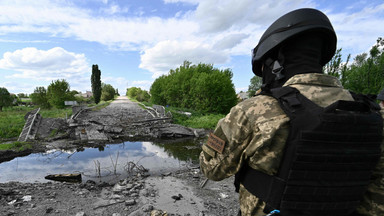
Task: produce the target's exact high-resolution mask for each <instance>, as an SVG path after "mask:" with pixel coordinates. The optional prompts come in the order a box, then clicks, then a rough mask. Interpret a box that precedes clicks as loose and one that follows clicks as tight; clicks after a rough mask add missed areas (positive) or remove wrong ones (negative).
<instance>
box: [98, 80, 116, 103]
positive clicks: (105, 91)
mask: <svg viewBox="0 0 384 216" xmlns="http://www.w3.org/2000/svg"><path fill="white" fill-rule="evenodd" d="M115 95H116V92H115V89H114V88H113V87H112V86H111V85H110V84H105V83H103V84H102V85H101V100H103V101H109V100H112V99H113V98H114V97H115ZM95 102H96V101H95Z"/></svg>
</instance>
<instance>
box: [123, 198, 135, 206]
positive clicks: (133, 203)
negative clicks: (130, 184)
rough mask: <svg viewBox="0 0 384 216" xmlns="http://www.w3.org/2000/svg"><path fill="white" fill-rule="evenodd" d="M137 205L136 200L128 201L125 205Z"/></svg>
mask: <svg viewBox="0 0 384 216" xmlns="http://www.w3.org/2000/svg"><path fill="white" fill-rule="evenodd" d="M135 204H136V201H135V200H134V199H131V200H126V201H125V205H126V206H132V205H135Z"/></svg>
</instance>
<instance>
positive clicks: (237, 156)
mask: <svg viewBox="0 0 384 216" xmlns="http://www.w3.org/2000/svg"><path fill="white" fill-rule="evenodd" d="M285 85H286V86H291V87H294V88H296V89H298V90H299V91H300V92H301V93H302V94H303V95H304V96H305V97H307V98H309V99H310V100H312V101H313V102H315V103H316V104H317V105H319V106H322V107H325V106H328V105H330V104H332V103H333V102H335V101H337V100H353V98H352V96H351V95H350V93H349V92H348V91H347V90H344V89H343V88H342V86H341V83H340V82H339V81H338V80H337V79H336V78H335V77H332V76H328V75H324V74H317V73H311V74H299V75H295V76H294V77H292V78H290V79H289V80H288V81H287V82H286V83H285ZM383 114H384V112H383ZM288 122H289V118H288V117H287V116H286V115H285V113H284V111H283V110H282V109H281V108H280V106H279V104H278V102H277V100H275V99H274V98H272V97H269V96H265V95H258V96H255V97H252V98H250V99H248V100H245V101H243V102H241V103H239V104H238V105H236V106H235V107H233V108H232V109H231V111H230V113H229V114H228V115H227V116H226V117H225V118H223V119H221V120H220V121H219V122H218V124H217V127H216V129H215V131H214V133H213V134H214V135H215V136H214V138H216V141H217V140H218V142H216V144H217V143H218V144H217V145H216V146H215V145H212V142H210V141H208V142H207V143H206V144H204V145H203V147H202V148H203V151H202V152H201V154H200V166H201V170H202V172H203V173H204V174H205V176H206V177H208V178H209V179H211V180H215V181H219V180H222V179H224V178H227V177H230V176H232V175H234V174H236V173H237V172H238V171H239V170H240V168H241V167H242V165H243V164H244V163H247V164H248V165H249V166H250V167H252V168H253V169H256V170H259V171H262V172H265V173H267V174H270V175H274V174H276V172H277V170H278V168H279V164H280V160H281V158H282V154H283V149H284V145H285V141H286V139H287V137H288V133H289V126H288ZM211 137H212V136H210V138H209V139H211ZM213 143H215V142H213ZM383 149H384V146H382V150H383ZM383 175H384V156H382V157H381V160H380V162H379V164H378V166H377V168H376V170H375V173H374V177H375V179H374V181H373V183H372V184H370V185H369V188H368V191H367V193H366V196H365V197H364V200H363V202H362V204H361V206H360V207H359V208H358V211H359V212H360V213H361V214H363V215H384V191H383V189H384V179H383ZM239 201H240V209H241V212H242V215H256V216H261V215H265V214H264V213H263V208H264V206H265V203H264V202H263V201H261V200H260V199H258V198H257V197H255V196H254V195H252V194H251V193H250V192H248V191H247V190H246V189H245V188H244V187H243V186H242V185H240V191H239Z"/></svg>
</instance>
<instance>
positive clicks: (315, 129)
mask: <svg viewBox="0 0 384 216" xmlns="http://www.w3.org/2000/svg"><path fill="white" fill-rule="evenodd" d="M263 94H266V95H270V96H272V97H274V98H276V99H277V100H278V101H279V104H280V106H281V108H282V109H283V110H284V112H285V113H286V114H287V116H288V117H289V118H290V133H289V136H288V139H287V142H286V146H285V149H284V154H283V155H284V156H283V158H282V162H281V164H280V167H279V170H278V173H277V174H276V176H270V175H267V174H265V173H262V172H260V171H257V170H254V169H252V168H250V167H244V169H243V170H241V171H240V173H239V174H237V176H236V181H237V182H241V183H242V184H243V185H244V187H245V188H246V189H247V190H248V191H249V192H251V193H252V194H254V195H255V196H256V197H258V198H260V199H261V200H263V201H264V202H266V204H267V207H266V208H265V209H264V212H269V211H270V210H273V209H278V210H280V212H281V215H283V216H291V215H292V216H293V215H294V216H299V215H322V216H325V215H332V216H339V215H340V216H341V215H351V214H353V212H354V210H355V209H356V207H357V206H358V205H359V203H360V200H361V199H362V197H363V195H364V193H365V191H366V188H367V186H368V184H369V183H370V179H371V173H372V170H373V169H374V168H375V166H376V164H377V162H378V160H379V158H380V154H381V148H380V146H381V142H382V139H383V138H382V132H383V119H382V117H381V115H380V113H379V111H378V110H380V107H378V106H375V105H377V104H375V103H370V102H367V101H365V100H359V101H360V102H359V101H342V100H339V101H337V102H335V103H333V104H331V105H330V106H328V107H325V108H323V107H320V106H318V105H316V104H315V103H313V102H312V101H310V100H309V99H307V98H306V97H305V96H303V95H302V94H300V92H299V91H298V90H297V89H295V88H291V87H281V88H276V89H272V90H271V92H269V93H263ZM354 96H355V97H356V98H362V97H357V96H356V95H354ZM355 100H356V99H355Z"/></svg>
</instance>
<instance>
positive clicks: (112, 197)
mask: <svg viewBox="0 0 384 216" xmlns="http://www.w3.org/2000/svg"><path fill="white" fill-rule="evenodd" d="M111 199H123V196H120V195H118V194H113V195H112V196H111Z"/></svg>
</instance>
